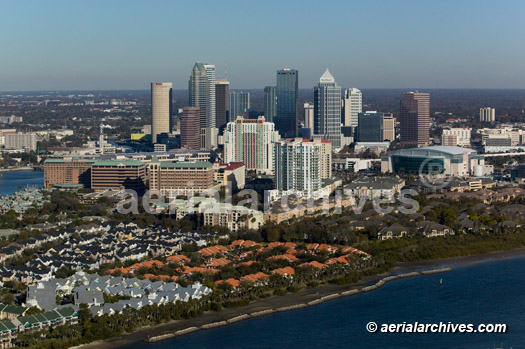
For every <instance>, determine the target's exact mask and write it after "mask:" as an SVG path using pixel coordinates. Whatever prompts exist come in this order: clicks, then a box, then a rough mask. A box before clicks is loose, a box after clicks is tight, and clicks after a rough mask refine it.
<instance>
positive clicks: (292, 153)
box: [275, 138, 322, 197]
mask: <svg viewBox="0 0 525 349" xmlns="http://www.w3.org/2000/svg"><path fill="white" fill-rule="evenodd" d="M275 179H276V182H277V190H280V191H286V192H288V193H295V194H298V195H300V196H302V197H311V196H313V195H314V194H315V193H316V192H318V191H319V190H321V188H322V144H321V143H317V142H312V141H310V140H303V139H301V138H296V139H291V140H281V141H279V142H276V143H275Z"/></svg>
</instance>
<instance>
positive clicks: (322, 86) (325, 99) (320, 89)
mask: <svg viewBox="0 0 525 349" xmlns="http://www.w3.org/2000/svg"><path fill="white" fill-rule="evenodd" d="M314 134H315V135H320V136H323V138H325V139H328V140H329V141H330V142H331V143H332V146H333V147H334V148H340V147H341V87H340V86H338V85H337V83H336V82H335V79H334V77H333V76H332V74H330V72H329V71H328V69H326V71H325V72H324V74H323V75H322V76H321V78H320V79H319V84H318V85H317V86H316V87H315V88H314Z"/></svg>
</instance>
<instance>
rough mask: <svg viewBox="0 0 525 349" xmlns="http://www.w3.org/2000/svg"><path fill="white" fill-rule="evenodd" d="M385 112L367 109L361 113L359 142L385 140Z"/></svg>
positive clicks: (357, 138) (358, 128) (358, 130)
mask: <svg viewBox="0 0 525 349" xmlns="http://www.w3.org/2000/svg"><path fill="white" fill-rule="evenodd" d="M383 122H384V120H383V113H378V112H375V111H367V112H366V113H359V126H357V137H356V140H357V141H358V142H374V143H376V142H383V140H384V138H383Z"/></svg>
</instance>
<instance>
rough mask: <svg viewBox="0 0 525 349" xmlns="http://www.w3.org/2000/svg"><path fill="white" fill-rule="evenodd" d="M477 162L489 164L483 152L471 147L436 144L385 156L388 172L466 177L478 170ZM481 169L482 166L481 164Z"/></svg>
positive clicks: (382, 161)
mask: <svg viewBox="0 0 525 349" xmlns="http://www.w3.org/2000/svg"><path fill="white" fill-rule="evenodd" d="M476 166H481V170H482V168H483V166H485V160H484V157H483V156H482V155H478V154H477V152H476V151H474V150H472V149H468V148H461V147H451V146H432V147H421V148H413V149H401V150H397V151H393V152H389V153H388V155H387V156H386V157H384V158H382V159H381V171H382V172H384V173H413V174H427V173H433V174H436V172H438V173H442V174H444V175H447V176H454V177H465V176H469V175H471V174H474V171H475V170H476V168H477V167H476ZM478 169H479V167H478Z"/></svg>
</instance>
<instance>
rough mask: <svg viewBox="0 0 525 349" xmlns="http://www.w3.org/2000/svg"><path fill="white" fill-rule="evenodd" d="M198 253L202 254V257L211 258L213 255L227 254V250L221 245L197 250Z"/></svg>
mask: <svg viewBox="0 0 525 349" xmlns="http://www.w3.org/2000/svg"><path fill="white" fill-rule="evenodd" d="M199 253H200V254H202V255H203V256H204V257H209V256H213V255H214V254H218V253H221V254H223V253H228V249H227V248H226V247H224V246H222V245H216V246H210V247H205V248H202V249H200V250H199Z"/></svg>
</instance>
